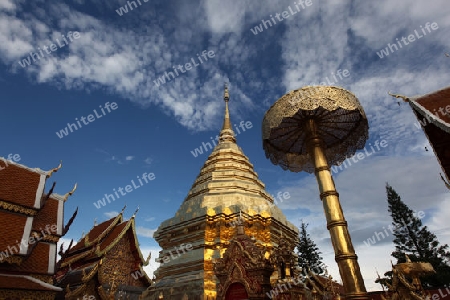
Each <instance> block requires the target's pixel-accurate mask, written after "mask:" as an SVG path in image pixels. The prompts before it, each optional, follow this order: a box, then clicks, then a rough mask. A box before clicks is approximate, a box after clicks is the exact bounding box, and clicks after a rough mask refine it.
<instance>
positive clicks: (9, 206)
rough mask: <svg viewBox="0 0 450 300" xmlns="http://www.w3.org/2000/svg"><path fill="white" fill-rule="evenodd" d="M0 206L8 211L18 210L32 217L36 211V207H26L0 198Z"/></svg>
mask: <svg viewBox="0 0 450 300" xmlns="http://www.w3.org/2000/svg"><path fill="white" fill-rule="evenodd" d="M0 208H3V209H4V210H8V211H13V212H19V213H22V214H25V215H27V216H30V217H34V216H36V214H37V213H38V211H37V210H36V209H32V208H26V207H24V206H22V205H17V204H12V203H9V202H6V201H2V200H0Z"/></svg>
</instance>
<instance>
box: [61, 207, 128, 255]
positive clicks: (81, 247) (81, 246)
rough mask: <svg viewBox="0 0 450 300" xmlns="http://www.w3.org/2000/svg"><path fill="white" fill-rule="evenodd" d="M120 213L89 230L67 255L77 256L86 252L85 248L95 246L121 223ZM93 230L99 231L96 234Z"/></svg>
mask: <svg viewBox="0 0 450 300" xmlns="http://www.w3.org/2000/svg"><path fill="white" fill-rule="evenodd" d="M122 220H123V218H122V213H119V214H118V215H117V216H115V217H112V218H111V219H109V220H106V221H104V222H102V223H100V224H98V225H94V226H93V227H92V228H91V230H89V232H88V233H87V234H86V235H85V236H84V237H83V238H81V239H80V240H79V241H78V242H77V244H76V245H75V246H73V247H72V248H70V249H68V250H67V251H68V252H67V254H68V255H69V256H72V255H77V254H79V253H81V252H83V251H86V250H87V248H90V247H91V246H94V245H96V244H97V243H98V242H99V241H101V240H102V239H103V238H104V237H105V236H106V235H107V234H108V233H109V232H110V231H111V230H113V228H114V227H115V226H116V225H117V224H118V223H119V222H120V223H121V222H122ZM94 230H97V231H98V230H101V231H100V232H96V231H94ZM93 233H94V235H93V240H91V241H90V240H89V235H90V234H93Z"/></svg>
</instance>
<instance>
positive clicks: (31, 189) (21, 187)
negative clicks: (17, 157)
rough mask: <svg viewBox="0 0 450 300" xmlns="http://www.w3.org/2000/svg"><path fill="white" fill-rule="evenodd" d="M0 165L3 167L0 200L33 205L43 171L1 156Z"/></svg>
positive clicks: (0, 175)
mask: <svg viewBox="0 0 450 300" xmlns="http://www.w3.org/2000/svg"><path fill="white" fill-rule="evenodd" d="M6 164H7V165H8V166H6ZM0 165H1V167H3V168H4V169H2V170H1V172H0V182H1V183H2V184H1V185H0V200H3V201H7V202H10V203H14V204H19V205H23V206H27V207H34V203H35V201H36V191H37V190H38V187H39V183H40V180H41V175H44V174H45V172H44V171H41V170H38V169H36V170H33V169H29V168H26V167H24V166H22V165H19V164H15V163H13V162H10V161H6V160H5V159H3V158H0ZM42 192H43V190H42ZM39 196H42V195H39Z"/></svg>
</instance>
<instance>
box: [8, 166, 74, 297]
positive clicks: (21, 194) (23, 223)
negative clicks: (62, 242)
mask: <svg viewBox="0 0 450 300" xmlns="http://www.w3.org/2000/svg"><path fill="white" fill-rule="evenodd" d="M0 165H1V167H2V169H1V170H0V231H1V232H2V233H1V237H2V238H1V239H0V294H1V290H3V289H8V290H10V291H11V290H23V291H26V290H28V291H49V292H55V291H58V290H60V289H59V288H57V287H55V286H53V285H52V284H51V283H52V279H51V276H52V275H53V274H54V273H55V271H56V244H57V242H58V241H59V239H60V238H61V237H62V236H64V234H65V233H66V232H67V230H68V229H69V226H70V223H71V222H72V221H73V218H74V217H75V215H76V213H75V214H74V216H73V217H72V219H71V221H70V222H69V224H67V226H64V224H63V221H64V203H65V201H66V200H67V198H68V197H69V196H70V195H71V194H72V193H73V192H74V190H75V189H74V190H72V191H71V192H69V193H67V194H66V195H58V194H55V193H53V189H54V187H55V184H53V186H52V188H51V189H50V191H49V192H48V193H45V192H44V190H45V185H46V181H47V179H48V178H49V177H50V176H51V175H52V173H53V172H56V171H58V170H59V169H60V168H61V165H59V166H58V167H57V168H54V169H52V170H50V171H43V170H41V169H38V168H35V169H31V168H28V167H26V166H24V165H21V164H17V163H14V162H12V161H9V160H6V159H4V158H0ZM30 299H31V298H30Z"/></svg>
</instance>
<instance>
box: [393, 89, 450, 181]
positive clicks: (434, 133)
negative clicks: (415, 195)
mask: <svg viewBox="0 0 450 300" xmlns="http://www.w3.org/2000/svg"><path fill="white" fill-rule="evenodd" d="M393 96H395V97H397V98H403V100H404V101H406V102H409V105H410V106H411V108H412V109H413V111H414V114H415V115H416V117H417V119H418V120H419V122H420V123H421V126H422V128H423V130H424V132H425V135H426V136H427V138H428V140H429V142H430V144H431V146H432V147H433V150H434V153H435V154H436V157H437V159H438V161H439V164H440V165H441V167H442V170H443V171H444V174H445V176H446V177H447V182H448V181H450V151H449V150H448V149H450V87H446V88H444V89H442V90H438V91H435V92H432V93H430V94H427V95H423V96H418V97H406V96H401V95H393ZM447 187H448V188H450V185H448V183H447Z"/></svg>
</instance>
